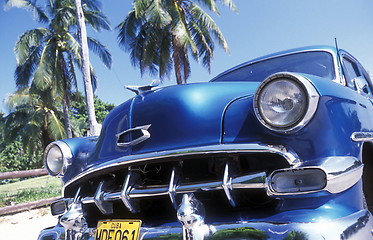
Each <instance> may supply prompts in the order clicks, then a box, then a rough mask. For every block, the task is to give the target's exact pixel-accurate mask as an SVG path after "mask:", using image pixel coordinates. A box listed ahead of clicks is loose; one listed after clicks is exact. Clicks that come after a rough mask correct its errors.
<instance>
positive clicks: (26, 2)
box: [5, 0, 49, 23]
mask: <svg viewBox="0 0 373 240" xmlns="http://www.w3.org/2000/svg"><path fill="white" fill-rule="evenodd" d="M12 7H16V8H25V9H28V10H29V11H31V12H32V13H33V14H34V16H35V17H36V19H37V20H38V22H41V23H48V22H49V18H48V16H47V14H46V13H45V11H44V10H43V9H42V8H41V7H40V6H37V5H36V1H32V0H31V1H30V0H5V8H12Z"/></svg>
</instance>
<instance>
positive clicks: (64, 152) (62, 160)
mask: <svg viewBox="0 0 373 240" xmlns="http://www.w3.org/2000/svg"><path fill="white" fill-rule="evenodd" d="M51 151H59V152H57V153H58V154H60V157H59V158H57V159H56V158H54V159H53V157H52V156H51ZM72 156H73V155H72V152H71V149H70V147H69V146H68V145H67V144H66V143H65V142H63V141H55V142H52V143H50V144H48V146H47V147H46V148H45V151H44V156H43V160H44V166H45V169H46V170H47V172H48V173H49V175H51V176H54V177H63V176H64V175H65V173H66V171H67V169H68V167H69V166H70V165H71V159H72ZM53 164H54V166H53Z"/></svg>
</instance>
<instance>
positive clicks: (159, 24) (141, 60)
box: [117, 0, 236, 84]
mask: <svg viewBox="0 0 373 240" xmlns="http://www.w3.org/2000/svg"><path fill="white" fill-rule="evenodd" d="M195 2H198V3H200V4H202V5H203V6H204V7H206V8H207V9H209V10H211V11H212V12H214V13H217V14H219V11H218V8H217V6H216V2H217V1H216V0H203V1H201V0H200V1H192V0H134V4H133V8H132V10H131V11H130V12H129V13H128V15H127V17H126V18H125V19H124V21H123V22H121V23H120V24H119V25H118V27H117V28H118V30H119V33H118V40H119V44H120V46H122V47H123V48H124V50H125V51H128V52H130V57H131V62H132V65H133V66H135V67H139V68H140V71H141V73H144V72H145V71H149V72H150V73H157V72H158V74H159V77H160V78H161V79H162V78H163V77H165V76H167V75H169V73H170V71H171V70H172V68H174V70H175V75H176V80H177V83H178V84H182V83H183V82H184V83H186V81H187V79H188V77H189V76H190V72H191V69H190V62H189V58H188V55H189V53H191V55H192V57H193V58H194V59H195V60H197V61H199V60H200V59H202V65H203V66H204V67H205V68H207V70H208V71H209V72H210V69H211V61H212V59H213V53H214V47H215V45H214V38H215V39H217V41H218V44H219V45H220V46H221V47H222V48H223V49H224V50H225V51H228V44H227V42H226V40H225V38H224V36H223V34H222V32H221V31H220V29H219V27H218V26H217V24H216V23H215V22H214V20H213V19H212V18H211V17H210V16H209V15H208V14H207V13H206V12H205V11H204V10H203V9H202V8H201V7H200V6H198V5H197V4H196V3H195ZM221 2H222V3H223V4H224V5H226V6H228V7H229V8H230V9H231V10H234V11H236V8H235V5H234V3H233V0H222V1H221Z"/></svg>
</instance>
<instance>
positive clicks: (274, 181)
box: [270, 168, 327, 193]
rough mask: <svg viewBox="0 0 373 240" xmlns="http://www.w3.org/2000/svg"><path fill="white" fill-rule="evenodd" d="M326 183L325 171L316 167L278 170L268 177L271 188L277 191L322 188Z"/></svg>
mask: <svg viewBox="0 0 373 240" xmlns="http://www.w3.org/2000/svg"><path fill="white" fill-rule="evenodd" d="M326 183H327V182H326V173H325V172H324V171H323V170H321V169H318V168H306V169H289V170H280V171H278V172H274V173H273V175H272V177H271V179H270V186H271V189H272V190H273V191H275V192H278V193H297V192H310V191H317V190H322V189H323V188H325V186H326Z"/></svg>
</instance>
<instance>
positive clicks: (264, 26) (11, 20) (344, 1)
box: [0, 0, 373, 113]
mask: <svg viewBox="0 0 373 240" xmlns="http://www.w3.org/2000/svg"><path fill="white" fill-rule="evenodd" d="M39 1H40V2H43V1H41V0H39ZM234 2H235V3H236V6H237V9H238V13H234V12H232V11H230V10H229V9H228V8H227V7H225V6H223V5H221V4H219V5H218V7H219V10H220V15H216V14H214V13H211V12H209V14H210V15H211V16H212V17H213V19H214V20H215V22H216V23H217V24H218V25H219V27H220V30H221V31H222V32H223V34H224V36H225V38H226V40H227V42H228V45H229V49H230V51H229V53H226V52H224V51H223V50H222V48H220V47H219V46H216V47H215V53H214V60H213V62H212V69H211V73H209V72H208V71H207V70H206V69H205V68H203V67H202V65H200V64H199V63H198V62H196V61H194V60H193V59H192V58H190V60H191V63H192V64H191V67H192V73H191V77H190V78H189V79H188V82H190V83H194V82H206V81H209V80H210V79H211V78H213V77H214V76H216V75H218V74H219V73H221V72H223V71H225V70H227V69H229V68H231V67H233V66H235V65H238V64H240V63H242V62H246V61H248V60H250V59H253V58H256V57H260V56H263V55H266V54H270V53H274V52H277V51H282V50H286V49H291V48H297V47H302V46H310V45H334V39H335V38H336V39H337V40H338V45H339V47H340V48H343V49H345V50H347V51H348V52H350V53H351V54H352V55H354V56H355V57H356V58H357V59H358V60H359V61H360V62H361V63H362V65H363V66H364V67H365V68H366V69H367V71H368V72H369V73H370V75H373V1H372V0H312V1H310V0H235V1H234ZM102 3H103V12H104V14H105V15H106V16H107V17H108V18H109V20H110V23H111V26H112V28H113V31H102V32H94V31H92V30H88V31H89V33H88V34H89V35H90V36H92V37H94V38H96V39H98V40H99V41H100V42H101V43H103V44H105V45H106V46H107V47H108V48H109V50H110V52H111V54H112V57H113V66H112V69H111V70H109V69H106V68H105V66H104V65H103V64H102V63H101V62H100V60H99V59H98V58H97V57H95V56H94V54H92V53H90V57H91V62H92V65H93V67H94V69H95V72H96V75H97V76H98V79H99V80H98V81H99V82H98V89H97V91H96V95H98V97H99V98H100V99H102V100H103V101H104V102H107V103H114V104H116V105H119V104H120V103H122V102H124V101H126V100H127V99H129V98H131V97H133V96H134V94H133V93H132V92H130V91H128V90H126V89H124V85H147V84H149V83H150V82H151V81H152V80H153V79H156V78H157V76H151V75H148V74H144V75H143V76H141V74H140V71H139V70H138V69H135V68H134V67H133V66H132V65H131V63H130V58H129V54H128V53H126V52H124V51H123V50H122V49H121V48H120V47H119V45H118V43H117V34H118V32H117V31H116V29H115V27H116V26H117V25H118V24H119V23H120V22H121V21H123V20H124V18H125V17H126V15H127V13H128V12H129V11H130V9H131V8H132V1H130V0H102ZM0 4H2V2H0ZM40 26H43V25H40V24H38V23H37V22H36V21H34V19H33V16H32V14H31V13H30V12H28V11H26V10H24V9H16V8H12V9H4V8H2V6H1V7H0V101H1V103H0V107H1V108H0V111H2V112H5V113H7V109H6V108H5V106H4V104H3V101H4V99H5V98H6V96H8V95H9V94H11V93H13V92H15V90H16V86H15V81H14V70H15V68H16V64H17V63H16V58H15V55H14V52H13V49H14V46H15V43H16V41H17V39H18V37H19V36H20V35H21V34H22V33H24V32H25V31H27V30H30V29H33V28H37V27H40ZM43 27H45V26H43ZM80 82H81V84H80V86H79V88H80V89H79V90H80V91H83V85H82V79H80ZM172 84H176V81H175V77H174V74H173V73H172V74H171V75H170V79H164V80H163V82H162V84H161V86H168V85H172Z"/></svg>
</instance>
